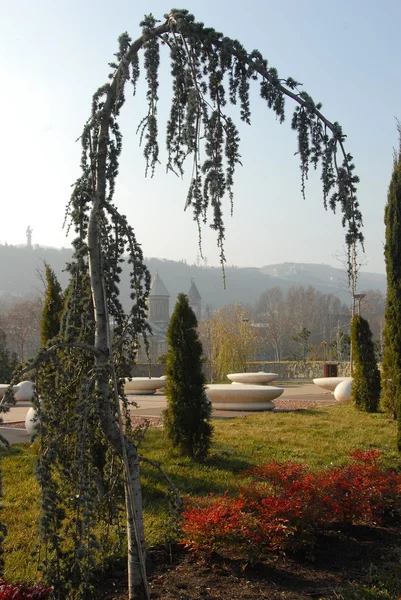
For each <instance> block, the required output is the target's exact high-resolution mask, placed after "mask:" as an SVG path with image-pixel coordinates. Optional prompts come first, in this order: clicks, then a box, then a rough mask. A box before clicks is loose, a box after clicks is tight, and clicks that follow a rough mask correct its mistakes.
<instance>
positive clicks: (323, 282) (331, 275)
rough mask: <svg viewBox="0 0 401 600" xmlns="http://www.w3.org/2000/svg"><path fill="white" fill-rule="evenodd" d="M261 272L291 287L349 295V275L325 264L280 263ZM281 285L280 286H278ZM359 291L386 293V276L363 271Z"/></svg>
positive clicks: (342, 270) (359, 279)
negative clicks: (303, 286)
mask: <svg viewBox="0 0 401 600" xmlns="http://www.w3.org/2000/svg"><path fill="white" fill-rule="evenodd" d="M260 270H261V272H262V273H265V274H266V275H270V276H271V277H275V278H277V281H283V280H284V281H286V282H287V283H289V282H290V283H291V285H305V286H306V285H312V286H314V287H316V288H318V289H320V290H321V291H323V292H325V293H327V294H328V293H333V294H336V295H340V297H343V295H344V294H345V295H348V294H347V292H346V291H345V288H346V284H347V275H346V272H345V270H344V269H336V268H335V267H331V266H329V265H325V264H314V263H288V262H286V263H279V264H277V265H266V266H264V267H261V269H260ZM278 285H280V284H278ZM357 287H358V290H360V291H362V290H379V291H380V292H382V293H383V294H385V293H386V276H385V275H382V274H381V273H369V272H366V271H363V270H361V271H360V272H359V274H358V285H357Z"/></svg>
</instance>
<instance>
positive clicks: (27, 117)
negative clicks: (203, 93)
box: [0, 0, 401, 272]
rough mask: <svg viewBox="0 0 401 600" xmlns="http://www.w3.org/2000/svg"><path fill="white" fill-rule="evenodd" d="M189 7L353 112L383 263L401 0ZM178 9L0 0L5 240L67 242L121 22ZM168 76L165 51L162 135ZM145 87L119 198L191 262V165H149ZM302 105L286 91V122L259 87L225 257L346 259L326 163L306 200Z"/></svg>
mask: <svg viewBox="0 0 401 600" xmlns="http://www.w3.org/2000/svg"><path fill="white" fill-rule="evenodd" d="M183 7H184V8H187V9H189V10H190V11H191V12H192V13H194V14H195V16H196V18H197V20H200V21H203V22H204V23H205V24H206V25H207V26H212V27H214V28H215V29H217V30H219V31H222V32H223V33H224V34H225V35H227V36H229V37H232V38H236V39H239V40H240V41H241V43H242V44H243V45H244V46H245V47H246V48H247V49H248V50H252V49H254V48H257V49H258V50H260V51H261V52H262V54H263V55H264V57H265V58H267V59H268V60H269V64H270V65H271V66H275V67H276V68H277V69H278V72H279V75H280V77H283V78H284V77H288V76H291V77H293V78H294V79H296V80H298V81H301V82H302V83H303V85H304V88H305V90H306V91H307V92H308V93H309V94H310V95H311V96H312V97H313V98H314V100H315V101H320V102H322V103H323V110H322V112H323V113H324V114H325V116H326V117H327V118H328V119H329V120H330V121H338V122H339V123H340V124H341V125H342V127H343V130H344V132H345V133H346V134H347V141H346V148H347V150H348V151H349V152H351V154H352V155H353V156H354V160H355V164H356V172H357V174H358V175H359V176H360V179H361V182H360V184H359V187H358V198H359V202H360V206H361V210H362V214H363V218H364V235H365V239H366V246H365V248H366V262H367V265H366V266H365V267H364V270H368V271H377V272H384V259H383V243H384V224H383V214H384V206H385V203H386V198H387V189H388V184H389V180H390V176H391V171H392V160H393V148H394V147H395V146H397V144H398V139H397V130H396V121H395V118H397V117H398V118H401V77H400V73H401V68H400V60H401V59H400V57H401V36H400V35H399V29H400V24H401V2H400V0H382V1H381V2H377V0H336V1H335V2H321V1H317V0H305V1H304V2H300V1H299V0H283V1H282V2H276V1H272V0H264V1H262V0H249V1H248V2H246V3H244V2H239V1H238V0H220V1H218V2H216V1H215V0H202V1H198V2H197V1H195V0H188V1H187V2H186V3H185V5H184V6H183ZM170 8H171V7H170V6H169V5H168V4H166V2H164V1H163V2H161V0H154V1H149V0H148V1H144V0H137V1H136V2H129V1H126V0H125V1H122V0H114V1H113V2H109V1H106V0H96V1H95V0H35V1H33V0H13V2H11V1H5V0H0V14H1V18H0V66H1V80H2V92H1V94H0V110H1V117H2V119H1V121H2V123H1V125H2V126H1V146H0V165H1V187H0V193H1V213H0V214H1V218H0V242H1V243H5V242H7V243H9V244H24V243H25V241H26V237H25V231H26V228H27V226H28V225H30V226H31V228H32V229H33V243H34V244H39V245H48V246H58V247H61V246H68V245H69V243H70V238H66V232H65V230H64V229H63V228H62V225H63V219H64V211H65V206H66V204H67V202H68V199H69V196H70V193H71V185H72V184H73V182H74V181H75V180H76V179H77V177H78V176H79V174H80V171H79V161H80V145H79V143H78V142H76V140H77V138H78V137H79V135H80V133H81V130H82V126H83V124H84V123H85V121H86V120H87V118H88V116H89V113H90V105H91V97H92V94H93V92H94V91H95V90H96V89H97V88H98V87H100V85H102V84H103V83H105V82H106V81H107V75H108V73H109V71H110V68H109V67H108V66H107V63H108V62H109V61H111V60H112V59H113V54H114V52H116V50H117V37H118V36H119V34H120V33H122V32H123V31H128V33H129V34H130V35H131V36H132V37H133V38H136V37H137V36H138V35H139V34H140V27H139V22H140V20H141V19H142V17H143V15H144V14H145V13H149V12H152V13H153V14H154V15H155V16H156V17H157V18H159V19H161V20H163V15H164V14H165V13H167V12H169V10H170ZM162 51H163V50H162ZM164 52H165V48H164ZM142 82H143V80H142ZM169 90H170V81H169V64H168V56H167V54H164V56H163V58H162V64H161V90H160V107H159V115H160V124H159V131H160V136H161V137H160V146H161V147H162V148H164V145H165V144H164V141H163V139H162V136H163V133H164V131H165V122H166V117H167V115H168V111H169V105H168V102H169V97H170V91H169ZM144 95H145V88H144V85H143V83H142V85H140V86H139V89H138V93H137V97H135V98H131V95H130V93H129V92H128V93H127V103H126V106H125V108H124V110H123V115H122V132H123V135H124V150H123V156H122V159H121V169H120V177H119V179H118V181H117V188H116V196H115V200H116V203H117V204H118V206H119V208H120V209H121V211H122V212H123V213H124V214H126V215H127V216H128V218H129V221H130V223H131V224H132V225H133V227H134V229H135V231H136V234H137V238H138V240H139V241H140V242H141V243H142V247H143V250H144V254H145V256H149V257H151V256H153V257H159V258H168V259H172V260H180V259H184V258H185V259H187V260H188V262H189V263H193V262H195V260H196V257H197V254H198V243H197V227H196V224H195V223H194V221H193V220H192V216H191V214H190V213H185V212H184V211H183V207H184V203H185V198H186V193H187V186H188V178H184V180H180V179H177V178H176V177H175V176H174V175H172V174H169V175H167V174H166V172H165V168H164V166H163V165H160V166H159V168H158V169H157V171H156V175H155V177H154V178H153V179H145V178H144V161H143V158H142V151H141V149H139V148H138V138H137V136H136V133H135V132H136V127H137V124H138V123H139V121H140V120H141V118H142V116H143V115H144V114H145V110H146V107H145V104H144ZM292 109H293V107H292V106H291V102H290V101H287V110H288V118H287V120H286V122H285V123H284V124H283V125H279V123H278V122H277V121H276V120H275V117H274V116H273V115H272V114H270V111H269V110H268V109H267V108H266V107H265V106H264V104H263V102H262V100H260V98H258V93H257V88H255V92H254V93H253V94H252V125H251V127H249V126H245V125H240V134H241V138H242V146H241V155H242V162H243V167H242V168H241V167H239V168H238V171H237V175H236V179H235V208H234V216H233V217H232V218H231V217H230V215H229V206H228V202H227V206H226V225H227V227H226V257H227V263H228V264H229V265H231V264H235V265H238V266H262V265H264V264H269V263H270V264H271V263H277V262H284V261H289V262H317V263H322V262H325V263H329V264H333V265H334V266H339V265H338V263H337V262H336V260H335V258H334V256H335V255H336V254H338V253H340V254H341V253H342V252H343V249H344V230H343V229H342V226H341V215H340V214H336V215H333V214H332V213H331V212H329V211H328V212H326V211H325V210H324V208H323V203H322V196H321V191H320V187H319V184H320V180H319V173H318V172H317V173H312V176H311V178H310V181H309V183H308V185H307V198H306V200H303V199H302V196H301V193H300V186H301V183H300V170H299V165H298V159H297V156H295V155H294V154H295V152H296V149H297V141H296V137H295V135H294V132H292V131H291V127H290V121H291V114H292ZM162 157H163V156H162ZM188 172H190V165H188ZM203 247H204V255H205V256H206V257H207V261H208V264H209V265H215V264H218V261H219V255H218V250H217V247H216V243H215V238H214V233H213V232H212V231H210V230H209V229H208V228H207V227H206V228H205V230H204V243H203Z"/></svg>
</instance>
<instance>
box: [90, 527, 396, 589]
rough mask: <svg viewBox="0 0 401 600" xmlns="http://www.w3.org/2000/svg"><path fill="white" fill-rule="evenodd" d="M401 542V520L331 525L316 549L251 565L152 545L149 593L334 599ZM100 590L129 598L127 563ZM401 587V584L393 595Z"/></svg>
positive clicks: (390, 556)
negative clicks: (372, 524) (400, 523)
mask: <svg viewBox="0 0 401 600" xmlns="http://www.w3.org/2000/svg"><path fill="white" fill-rule="evenodd" d="M400 544H401V528H400V527H399V526H391V527H390V526H389V527H380V526H376V527H370V528H369V527H362V526H361V527H355V528H352V529H350V530H349V531H338V530H333V531H328V532H325V533H324V534H322V535H321V536H320V537H319V539H318V543H317V546H316V548H315V551H314V553H313V555H312V554H311V555H310V556H308V557H305V556H289V555H288V556H285V555H273V554H272V555H271V557H270V558H269V559H268V560H266V561H265V562H263V563H259V564H257V565H255V566H253V567H250V566H249V565H246V564H244V562H243V561H241V560H233V559H232V560H229V559H227V558H222V557H221V556H218V555H213V556H209V557H200V556H198V555H195V554H192V553H190V552H186V551H184V550H182V549H180V548H179V547H177V548H174V549H172V551H171V554H170V552H169V549H168V548H162V549H158V550H152V551H150V553H149V554H150V557H149V569H148V572H149V580H150V591H151V599H152V600H311V599H313V598H315V599H317V600H326V599H327V600H332V599H333V600H334V598H338V596H336V595H335V592H334V589H335V588H338V587H339V586H342V585H344V584H346V583H347V582H352V583H353V585H354V586H355V587H356V586H357V585H358V583H360V584H362V583H363V582H365V583H366V584H367V583H368V581H369V577H370V576H369V570H370V569H371V566H372V565H380V564H381V565H384V564H385V563H386V562H387V561H391V560H396V555H395V552H396V550H395V548H397V546H398V547H399V546H400ZM102 588H103V589H102ZM100 589H102V592H100ZM99 592H100V596H99V598H101V599H102V600H126V599H127V595H126V573H125V572H124V570H123V568H121V571H120V572H119V573H118V574H117V573H116V570H115V569H113V574H112V575H111V576H110V578H109V579H108V580H107V583H105V584H103V585H102V586H99ZM399 593H401V589H400V590H397V594H396V595H395V596H394V598H398V597H399V596H398V594H399ZM356 597H357V596H355V598H356ZM374 597H376V596H374ZM385 597H389V596H385ZM372 598H373V596H372Z"/></svg>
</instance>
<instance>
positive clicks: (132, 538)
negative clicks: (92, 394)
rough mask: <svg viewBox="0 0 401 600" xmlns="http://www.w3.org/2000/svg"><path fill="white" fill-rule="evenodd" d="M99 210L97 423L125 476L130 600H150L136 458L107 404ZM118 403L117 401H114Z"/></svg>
mask: <svg viewBox="0 0 401 600" xmlns="http://www.w3.org/2000/svg"><path fill="white" fill-rule="evenodd" d="M100 216H101V208H100V203H99V199H98V196H95V197H94V198H93V206H92V211H91V215H90V220H89V227H88V255H89V273H90V282H91V290H92V298H93V306H94V314H95V342H94V344H95V348H96V350H97V353H96V355H95V367H96V371H97V373H98V374H97V380H96V386H97V393H98V400H99V415H100V422H101V426H102V429H103V432H104V435H105V437H106V439H107V440H108V441H109V443H110V444H111V445H112V446H113V448H114V449H115V450H116V452H117V453H118V455H119V456H120V457H121V459H122V461H123V465H124V473H125V503H126V512H127V538H128V583H129V598H130V600H132V599H134V598H136V599H141V600H142V599H143V598H144V599H147V598H148V597H149V594H148V588H147V580H146V566H145V556H146V555H145V536H144V530H143V518H142V493H141V483H140V469H139V457H138V453H137V450H136V448H135V446H134V445H133V444H132V443H130V442H129V441H128V440H127V438H126V437H125V436H124V435H123V432H122V430H121V427H120V426H119V425H118V424H117V423H116V419H115V411H114V410H113V408H112V406H111V404H110V400H109V398H110V383H109V382H110V378H111V376H112V374H113V370H112V366H111V364H110V358H112V348H111V347H110V340H109V335H108V328H109V323H108V312H107V298H106V296H105V291H104V290H105V286H104V276H103V271H102V257H101V251H100V231H99V223H100V221H101V219H100ZM116 402H118V398H116Z"/></svg>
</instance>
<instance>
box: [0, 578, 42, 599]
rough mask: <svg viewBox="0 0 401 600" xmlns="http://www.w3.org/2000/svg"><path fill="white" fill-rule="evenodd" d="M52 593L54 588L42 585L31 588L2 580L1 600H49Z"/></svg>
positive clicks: (0, 587) (0, 588) (0, 581)
mask: <svg viewBox="0 0 401 600" xmlns="http://www.w3.org/2000/svg"><path fill="white" fill-rule="evenodd" d="M52 591H53V588H52V587H45V586H44V585H42V584H41V583H37V584H35V585H32V586H30V585H25V584H23V583H7V581H6V580H5V579H0V600H48V598H49V597H50V594H51V593H52Z"/></svg>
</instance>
